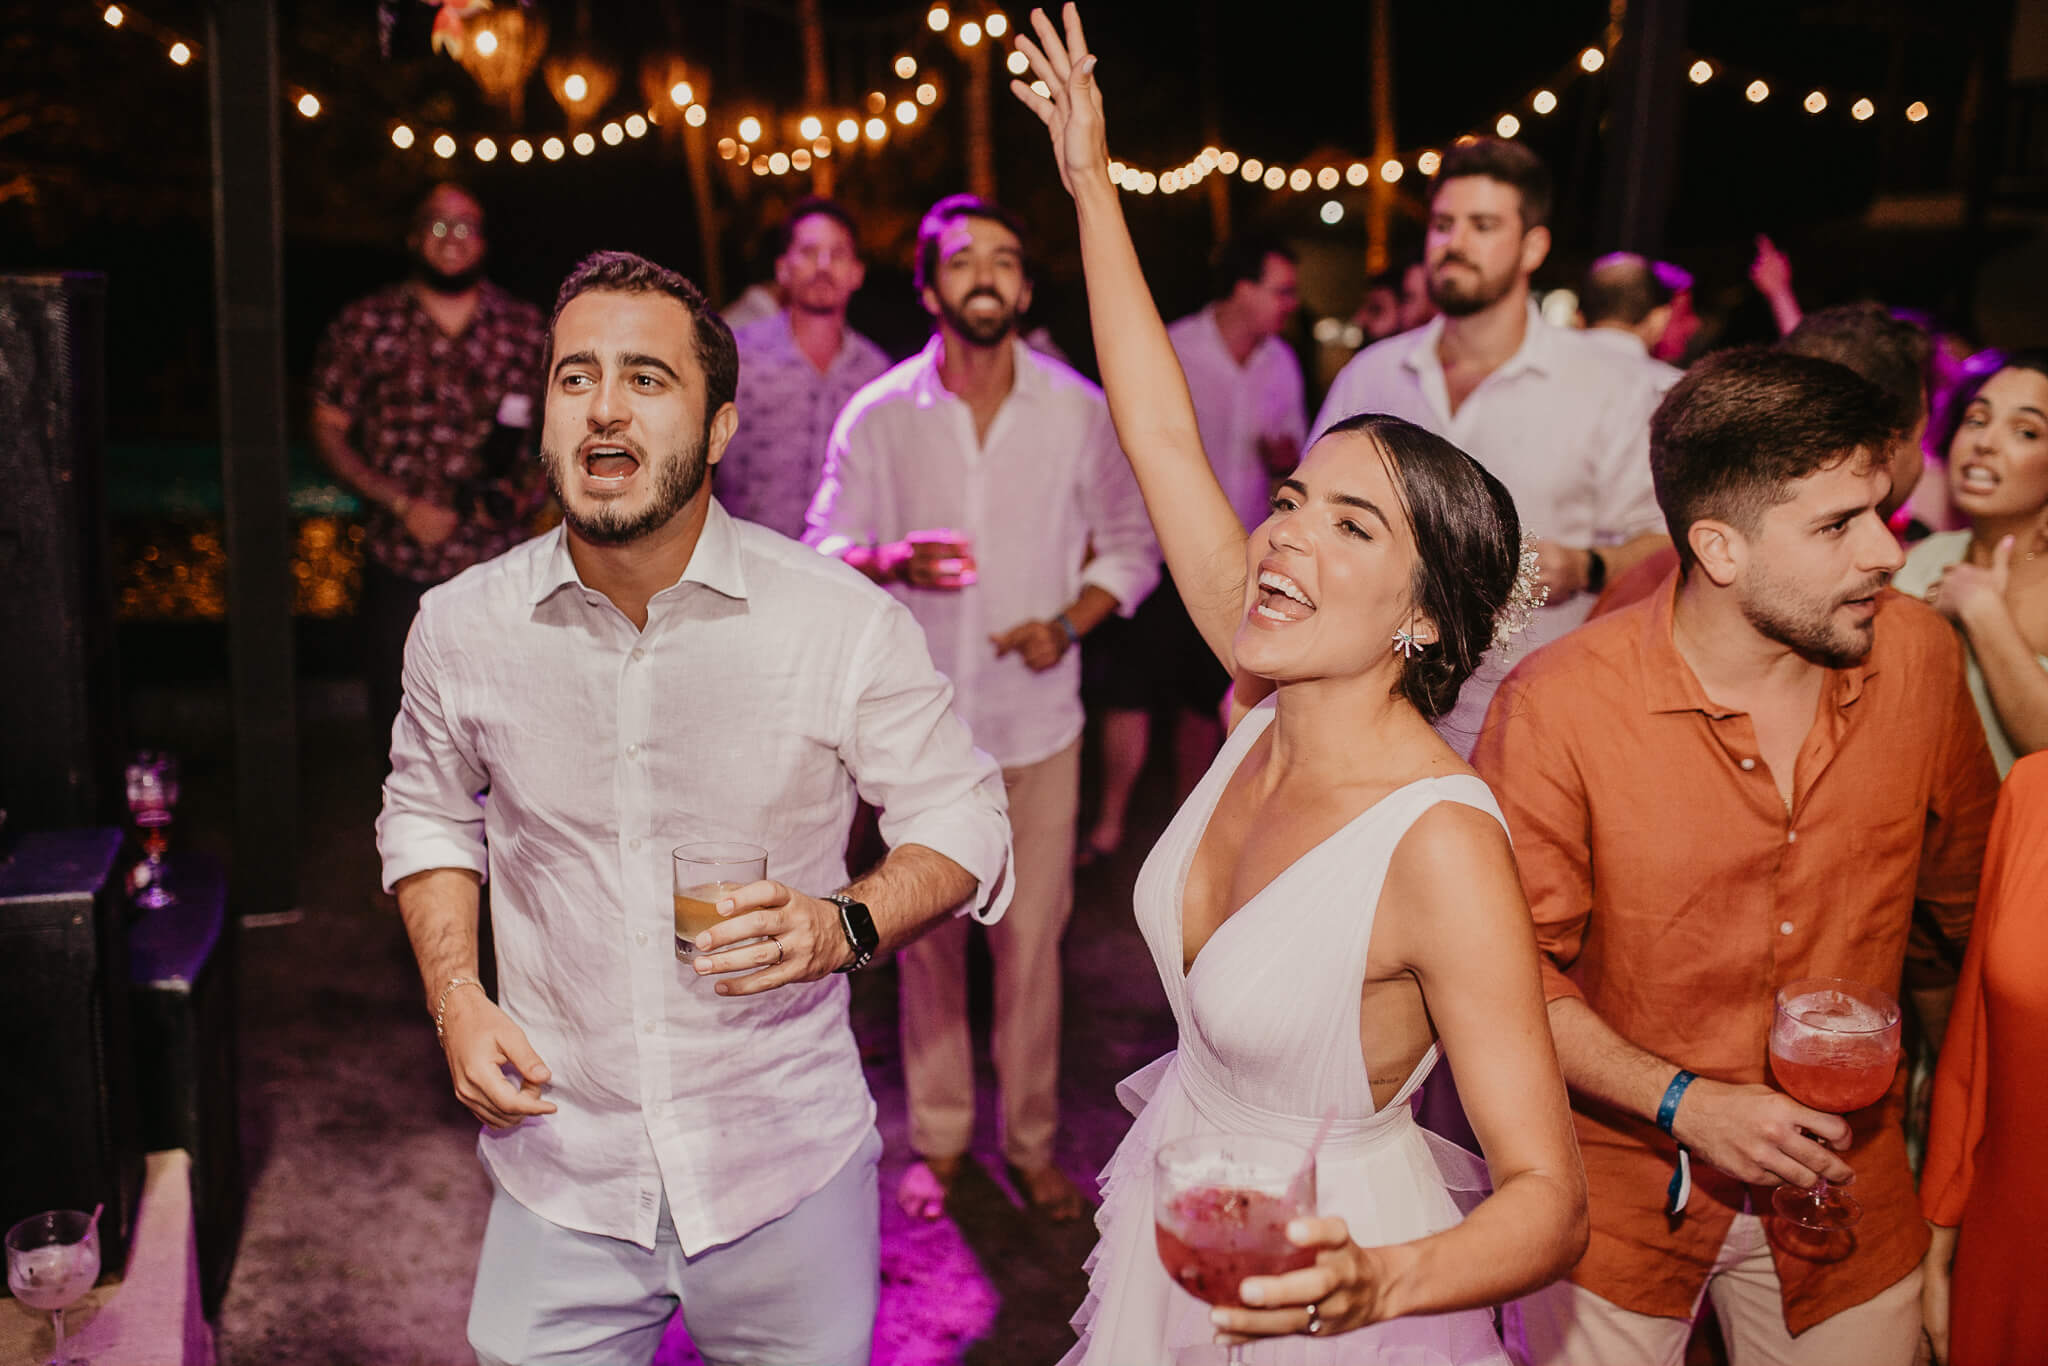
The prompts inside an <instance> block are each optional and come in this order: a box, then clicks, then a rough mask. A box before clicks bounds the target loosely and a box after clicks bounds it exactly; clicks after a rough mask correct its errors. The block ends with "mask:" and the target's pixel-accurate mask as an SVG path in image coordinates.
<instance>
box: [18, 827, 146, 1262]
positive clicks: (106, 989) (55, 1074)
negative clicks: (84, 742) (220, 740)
mask: <svg viewBox="0 0 2048 1366" xmlns="http://www.w3.org/2000/svg"><path fill="white" fill-rule="evenodd" d="M120 852H121V832H120V831H118V830H61V831H51V832H36V833H30V834H26V835H23V836H21V838H20V839H18V840H17V841H15V843H14V846H13V848H12V849H11V850H9V851H7V854H6V857H5V860H4V862H0V1031H4V1032H0V1037H4V1038H5V1039H6V1046H5V1047H4V1048H0V1096H5V1097H6V1098H7V1105H6V1110H5V1117H4V1119H0V1124H4V1125H5V1130H4V1132H5V1135H6V1151H7V1160H6V1161H5V1162H0V1226H5V1225H12V1224H13V1223H14V1222H15V1221H16V1220H19V1219H24V1218H27V1217H28V1216H29V1215H31V1214H36V1213H39V1212H41V1211H43V1210H46V1209H81V1210H90V1209H92V1208H93V1206H95V1205H97V1204H102V1203H104V1204H105V1205H106V1212H105V1213H104V1214H102V1215H101V1216H100V1259H101V1264H102V1265H103V1266H105V1267H107V1268H110V1269H111V1268H118V1267H120V1266H121V1265H122V1264H123V1263H124V1262H125V1261H126V1260H127V1256H128V1241H129V1238H130V1237H131V1236H132V1235H133V1233H134V1228H135V1206H136V1201H137V1200H138V1199H139V1198H140V1196H141V1194H142V1143H141V1135H140V1133H139V1131H138V1129H137V1127H136V1122H135V1089H134V1088H135V1083H134V1069H133V1065H132V1063H131V1055H130V1052H129V1047H130V1044H129V1034H128V927H127V918H128V910H129V908H128V898H127V897H126V896H124V895H123V894H122V888H121V881H120V876H119V873H118V871H117V868H118V861H119V856H120Z"/></svg>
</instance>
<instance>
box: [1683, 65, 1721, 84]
mask: <svg viewBox="0 0 2048 1366" xmlns="http://www.w3.org/2000/svg"><path fill="white" fill-rule="evenodd" d="M1685 74H1686V75H1687V76H1688V77H1690V78H1691V80H1692V83H1693V84H1694V85H1705V84H1706V83H1707V82H1708V81H1711V80H1713V79H1714V64H1713V63H1712V62H1708V61H1698V62H1694V63H1693V64H1692V70H1690V71H1688V72H1686V73H1685Z"/></svg>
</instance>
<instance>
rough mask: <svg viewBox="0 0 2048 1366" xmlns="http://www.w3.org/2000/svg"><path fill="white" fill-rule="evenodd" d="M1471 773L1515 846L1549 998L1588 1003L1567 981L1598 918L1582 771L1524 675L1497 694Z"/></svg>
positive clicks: (1575, 985) (1512, 677) (1545, 994)
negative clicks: (1495, 805) (1488, 791)
mask: <svg viewBox="0 0 2048 1366" xmlns="http://www.w3.org/2000/svg"><path fill="white" fill-rule="evenodd" d="M1472 766H1473V767H1474V768H1476V769H1477V770H1479V776H1480V777H1482V778H1484V779H1485V780H1486V783H1487V786H1489V787H1491V788H1492V789H1493V792H1494V797H1495V798H1496V799H1497V800H1498V801H1499V802H1500V808H1501V813H1502V814H1503V815H1505V816H1506V817H1507V821H1508V834H1509V837H1510V838H1511V839H1512V840H1513V841H1514V848H1515V866H1516V867H1517V868H1518V869H1519V870H1520V871H1521V874H1522V894H1523V895H1524V896H1525V897H1527V898H1528V901H1529V913H1530V915H1532V916H1533V917H1534V918H1535V921H1536V947H1537V949H1538V950H1539V952H1540V958H1539V964H1538V966H1539V967H1540V968H1541V969H1542V973H1543V999H1544V1000H1545V1001H1546V1002H1549V1001H1555V1000H1557V999H1558V998H1560V997H1563V996H1575V997H1577V998H1578V999H1580V1000H1584V999H1585V997H1586V993H1585V992H1584V991H1582V990H1581V989H1580V987H1579V984H1578V983H1577V982H1575V981H1573V980H1572V979H1571V978H1570V977H1569V976H1567V975H1566V974H1567V973H1569V972H1570V970H1571V968H1572V965H1573V964H1574V963H1576V962H1578V959H1579V951H1580V949H1581V948H1582V947H1583V945H1584V943H1585V937H1586V925H1587V923H1588V922H1589V921H1591V920H1592V918H1593V855H1592V843H1591V833H1590V830H1589V822H1588V819H1587V812H1586V798H1585V793H1584V792H1582V791H1581V790H1580V789H1579V787H1578V785H1577V775H1578V771H1579V766H1578V765H1577V764H1575V763H1573V762H1572V760H1571V758H1570V756H1568V755H1566V754H1564V753H1563V752H1562V751H1561V749H1560V747H1559V746H1558V745H1557V744H1556V743H1555V738H1554V736H1553V735H1552V734H1551V733H1550V732H1549V731H1548V730H1547V729H1546V727H1545V726H1544V725H1543V724H1542V722H1541V721H1540V720H1539V719H1538V718H1537V717H1536V716H1535V715H1534V714H1533V707H1532V706H1531V703H1530V699H1529V697H1528V694H1527V691H1526V689H1525V686H1524V681H1523V680H1522V679H1521V678H1520V677H1519V676H1518V675H1510V676H1509V677H1508V681H1507V682H1506V683H1505V684H1503V685H1502V686H1501V689H1500V691H1499V692H1497V693H1495V694H1494V698H1493V705H1492V707H1491V708H1490V709H1488V711H1487V713H1486V724H1485V725H1484V726H1483V727H1481V729H1480V732H1479V743H1478V745H1477V747H1476V748H1475V749H1474V750H1473V752H1472Z"/></svg>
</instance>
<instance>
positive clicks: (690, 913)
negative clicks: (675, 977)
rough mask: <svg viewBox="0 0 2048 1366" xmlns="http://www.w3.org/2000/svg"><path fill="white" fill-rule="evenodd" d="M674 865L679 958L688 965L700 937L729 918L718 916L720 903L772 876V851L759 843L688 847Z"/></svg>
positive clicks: (674, 857) (677, 854)
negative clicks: (769, 865) (770, 864)
mask: <svg viewBox="0 0 2048 1366" xmlns="http://www.w3.org/2000/svg"><path fill="white" fill-rule="evenodd" d="M670 863H671V865H672V866H673V868H674V872H675V898H676V957H678V958H680V959H682V960H683V961H684V962H686V963H687V962H689V961H690V960H692V959H694V958H695V957H696V956H697V936H698V935H700V934H702V933H704V931H706V930H708V929H710V928H711V927H712V926H713V925H716V924H719V923H720V922H722V921H723V920H724V919H725V917H724V916H722V915H720V914H719V913H718V903H719V900H720V899H721V898H723V897H727V896H730V895H732V893H734V892H737V891H738V890H739V889H740V888H742V887H744V886H746V885H747V884H748V883H751V882H759V881H761V879H763V878H765V877H767V876H768V851H767V850H766V849H763V848H762V847H761V846H760V845H758V844H738V843H730V842H729V843H723V844H718V843H706V844H684V845H679V846H678V847H677V848H676V849H675V851H674V852H673V853H672V854H671V855H670ZM741 942H743V943H751V942H752V941H751V940H743V941H741ZM726 947H728V948H735V949H736V948H738V947H739V945H738V944H729V945H727V946H726Z"/></svg>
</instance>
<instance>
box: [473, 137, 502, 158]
mask: <svg viewBox="0 0 2048 1366" xmlns="http://www.w3.org/2000/svg"><path fill="white" fill-rule="evenodd" d="M475 151H476V159H477V160H478V161H496V160H497V159H498V144H497V143H495V142H492V141H491V140H490V139H489V138H478V139H477V140H476V148H475Z"/></svg>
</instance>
